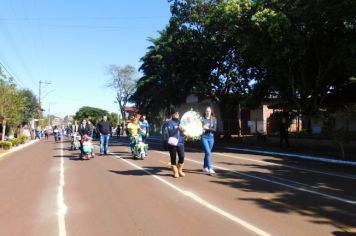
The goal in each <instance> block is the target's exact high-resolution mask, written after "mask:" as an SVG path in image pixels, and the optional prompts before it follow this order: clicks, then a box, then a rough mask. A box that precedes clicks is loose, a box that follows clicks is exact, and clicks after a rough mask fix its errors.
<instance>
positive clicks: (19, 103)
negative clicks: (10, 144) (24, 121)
mask: <svg viewBox="0 0 356 236" xmlns="http://www.w3.org/2000/svg"><path fill="white" fill-rule="evenodd" d="M24 103H25V99H24V98H23V97H22V96H21V94H20V93H19V91H17V89H16V85H15V84H14V83H13V82H12V79H11V78H10V79H9V80H4V79H0V120H1V122H2V138H1V139H2V140H4V137H5V134H6V133H7V131H11V129H10V128H14V127H16V126H17V125H18V124H20V123H21V118H22V113H23V111H24ZM7 127H8V129H7Z"/></svg>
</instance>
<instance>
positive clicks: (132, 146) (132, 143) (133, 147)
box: [129, 136, 136, 153]
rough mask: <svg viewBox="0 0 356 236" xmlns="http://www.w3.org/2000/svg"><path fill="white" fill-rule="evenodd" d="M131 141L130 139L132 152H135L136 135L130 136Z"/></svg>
mask: <svg viewBox="0 0 356 236" xmlns="http://www.w3.org/2000/svg"><path fill="white" fill-rule="evenodd" d="M129 141H130V150H131V153H134V150H135V145H136V138H135V137H132V136H129Z"/></svg>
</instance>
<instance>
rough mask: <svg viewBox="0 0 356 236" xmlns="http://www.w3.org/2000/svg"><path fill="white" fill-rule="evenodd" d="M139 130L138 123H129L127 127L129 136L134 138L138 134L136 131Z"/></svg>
mask: <svg viewBox="0 0 356 236" xmlns="http://www.w3.org/2000/svg"><path fill="white" fill-rule="evenodd" d="M139 128H140V124H139V123H136V124H135V123H130V124H128V125H127V129H128V130H129V133H130V135H131V136H136V135H137V133H138V130H139Z"/></svg>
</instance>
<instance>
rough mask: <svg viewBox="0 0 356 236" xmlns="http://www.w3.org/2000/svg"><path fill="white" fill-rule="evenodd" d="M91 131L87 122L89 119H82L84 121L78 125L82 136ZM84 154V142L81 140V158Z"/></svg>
mask: <svg viewBox="0 0 356 236" xmlns="http://www.w3.org/2000/svg"><path fill="white" fill-rule="evenodd" d="M89 132H90V127H89V125H88V124H87V120H86V119H84V120H83V121H82V123H81V124H80V125H79V127H78V133H79V135H80V136H81V137H83V136H84V135H88V134H89ZM83 155H84V153H83V142H80V158H82V157H83Z"/></svg>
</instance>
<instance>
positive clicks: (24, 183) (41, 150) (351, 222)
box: [0, 138, 356, 236]
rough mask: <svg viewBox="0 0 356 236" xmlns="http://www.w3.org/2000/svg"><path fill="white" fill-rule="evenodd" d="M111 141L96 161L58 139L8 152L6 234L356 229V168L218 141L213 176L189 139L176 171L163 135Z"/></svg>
mask: <svg viewBox="0 0 356 236" xmlns="http://www.w3.org/2000/svg"><path fill="white" fill-rule="evenodd" d="M112 141H113V142H112V143H111V146H110V155H107V156H98V155H97V156H96V157H95V158H94V159H91V160H80V159H79V158H78V156H79V152H78V151H70V150H69V146H70V144H69V142H68V141H64V142H62V143H55V142H54V141H53V140H50V141H45V140H42V141H40V142H37V143H35V144H33V145H31V146H29V147H27V148H25V149H22V150H19V151H17V152H15V153H12V154H9V155H7V156H5V157H3V158H1V159H0V186H1V187H0V235H1V236H2V235H5V236H11V235H21V236H23V235H36V236H40V235H43V236H51V235H59V236H65V235H69V236H72V235H73V236H81V235H84V236H91V235H100V236H101V235H105V236H109V235H169V236H174V235H181V236H182V235H338V236H344V235H356V172H355V168H346V167H342V166H334V165H330V164H321V163H317V162H311V161H302V160H291V159H283V158H280V157H273V156H258V155H250V154H239V153H233V152H226V151H225V152H223V151H221V150H217V151H216V152H214V154H213V164H214V167H215V171H216V172H217V173H216V175H215V176H208V175H206V174H204V173H203V171H202V161H203V154H202V151H201V150H200V149H199V148H198V149H197V148H196V149H194V148H192V149H190V148H187V150H186V161H185V166H184V169H185V172H186V177H184V178H178V179H175V178H173V177H172V173H171V169H170V166H169V156H168V153H167V152H165V151H163V150H161V144H160V142H159V141H158V140H150V142H149V143H150V151H149V156H148V157H147V158H146V159H145V160H133V159H132V158H131V157H130V155H129V148H128V145H127V142H126V139H125V138H122V139H121V141H120V142H118V141H117V140H112ZM97 151H98V150H97Z"/></svg>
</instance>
